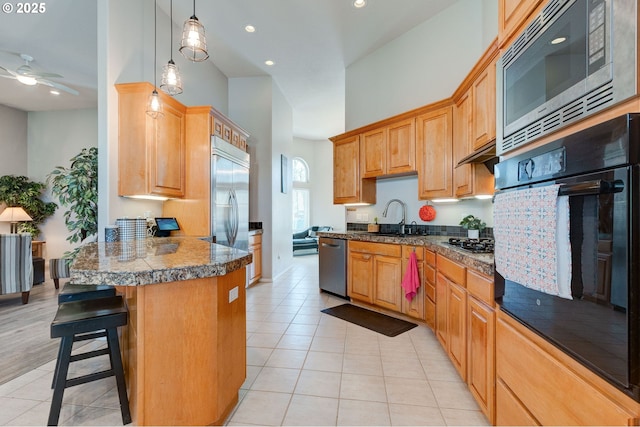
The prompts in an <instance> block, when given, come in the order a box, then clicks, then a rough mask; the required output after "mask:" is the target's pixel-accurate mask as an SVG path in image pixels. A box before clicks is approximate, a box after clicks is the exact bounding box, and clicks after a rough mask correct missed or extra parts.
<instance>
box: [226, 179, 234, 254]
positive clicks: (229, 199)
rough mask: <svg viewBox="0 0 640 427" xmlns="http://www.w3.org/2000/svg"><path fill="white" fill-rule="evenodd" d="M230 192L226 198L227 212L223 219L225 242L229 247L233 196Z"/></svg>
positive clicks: (231, 236)
mask: <svg viewBox="0 0 640 427" xmlns="http://www.w3.org/2000/svg"><path fill="white" fill-rule="evenodd" d="M231 191H232V190H229V195H228V197H227V205H228V210H227V213H226V214H225V218H224V232H225V234H226V235H227V242H229V246H233V229H232V228H233V223H232V221H233V220H232V218H233V194H232V193H231Z"/></svg>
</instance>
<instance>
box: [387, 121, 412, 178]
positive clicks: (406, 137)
mask: <svg viewBox="0 0 640 427" xmlns="http://www.w3.org/2000/svg"><path fill="white" fill-rule="evenodd" d="M415 123H416V121H415V119H414V118H413V117H412V118H410V119H405V120H401V121H399V122H396V123H393V124H391V125H389V127H388V136H387V174H388V175H396V174H403V173H411V172H415V171H416V125H415Z"/></svg>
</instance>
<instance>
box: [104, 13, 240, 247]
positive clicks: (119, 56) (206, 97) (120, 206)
mask: <svg viewBox="0 0 640 427" xmlns="http://www.w3.org/2000/svg"><path fill="white" fill-rule="evenodd" d="M153 8H154V1H153V0H140V1H135V2H131V1H128V0H108V1H104V2H99V4H98V18H97V19H98V22H97V27H98V48H97V56H98V59H97V60H98V134H99V137H98V138H99V142H98V147H99V153H100V154H99V156H100V158H99V170H100V179H99V182H100V184H99V203H98V205H99V210H100V211H99V225H98V229H99V230H101V231H100V232H99V236H100V238H101V239H103V238H104V232H103V231H102V230H104V226H105V225H108V224H110V223H113V222H114V221H115V219H116V218H119V217H122V216H138V215H143V214H144V212H145V211H151V213H152V215H153V216H157V215H160V214H161V212H162V204H161V202H150V201H141V200H131V199H126V198H123V197H118V195H117V194H118V172H117V171H118V95H117V92H116V90H115V87H114V84H115V83H125V82H139V81H148V82H153V80H154V73H155V75H156V79H157V81H158V85H159V84H160V79H161V73H162V67H163V66H164V65H165V64H166V63H167V61H168V60H169V50H168V49H169V27H168V25H169V24H168V22H169V21H168V17H167V15H166V14H164V13H163V12H162V11H161V10H160V9H158V24H157V27H158V30H157V34H158V49H157V52H158V55H157V61H156V67H155V70H154V67H153V52H154V20H153V17H154V9H153ZM176 34H179V30H178V29H177V28H174V41H175V38H176V37H177V36H176ZM173 59H174V61H175V62H176V64H178V65H179V66H180V69H181V72H182V82H183V89H184V92H183V93H182V94H181V95H180V96H179V97H178V98H177V99H178V100H179V101H180V102H182V103H183V104H185V105H213V106H214V107H216V108H217V109H218V110H220V111H221V112H223V113H226V112H227V105H228V98H227V96H228V92H227V78H226V76H224V74H222V72H220V70H219V69H218V68H216V66H215V65H214V64H213V63H211V62H210V61H207V62H204V63H197V64H191V63H188V61H186V60H184V59H183V58H181V55H180V54H179V53H178V52H177V51H176V50H175V47H174V52H173Z"/></svg>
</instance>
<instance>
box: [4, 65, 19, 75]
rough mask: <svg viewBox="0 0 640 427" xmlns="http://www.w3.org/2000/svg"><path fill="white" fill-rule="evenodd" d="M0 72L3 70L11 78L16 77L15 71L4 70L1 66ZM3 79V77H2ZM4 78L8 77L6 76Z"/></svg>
mask: <svg viewBox="0 0 640 427" xmlns="http://www.w3.org/2000/svg"><path fill="white" fill-rule="evenodd" d="M0 70H4V71H6V72H7V73H9V74H10V75H11V78H15V77H16V73H15V71H13V70H10V69H8V68H4V67H3V66H2V65H0ZM3 77H5V76H3ZM6 77H8V76H6Z"/></svg>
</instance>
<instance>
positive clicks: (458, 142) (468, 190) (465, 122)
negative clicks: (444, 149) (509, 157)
mask: <svg viewBox="0 0 640 427" xmlns="http://www.w3.org/2000/svg"><path fill="white" fill-rule="evenodd" d="M497 53H498V52H497V45H496V42H494V43H493V44H492V45H491V46H489V48H488V49H487V51H486V52H485V54H484V55H483V56H482V58H481V59H480V60H479V61H478V63H477V64H476V65H475V66H474V68H473V69H472V70H471V72H470V73H469V75H468V76H467V77H466V78H465V80H464V81H463V83H462V84H461V85H460V87H459V88H458V89H457V90H456V92H455V94H454V98H453V99H454V100H455V107H454V119H453V122H454V127H453V168H454V169H453V183H454V194H455V197H457V198H465V197H473V196H476V195H491V194H493V191H494V190H493V187H494V179H493V174H492V173H491V172H490V171H489V169H488V168H487V167H486V166H485V165H484V164H482V163H467V164H464V165H459V166H458V163H459V162H460V161H461V160H462V159H464V158H465V157H467V156H469V155H470V154H472V153H473V152H475V151H477V150H479V149H481V148H483V147H485V146H487V145H488V144H491V143H493V141H495V138H496V126H495V121H496V113H495V108H496V107H495V106H496V103H495V90H496V89H495V62H496V58H497Z"/></svg>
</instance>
